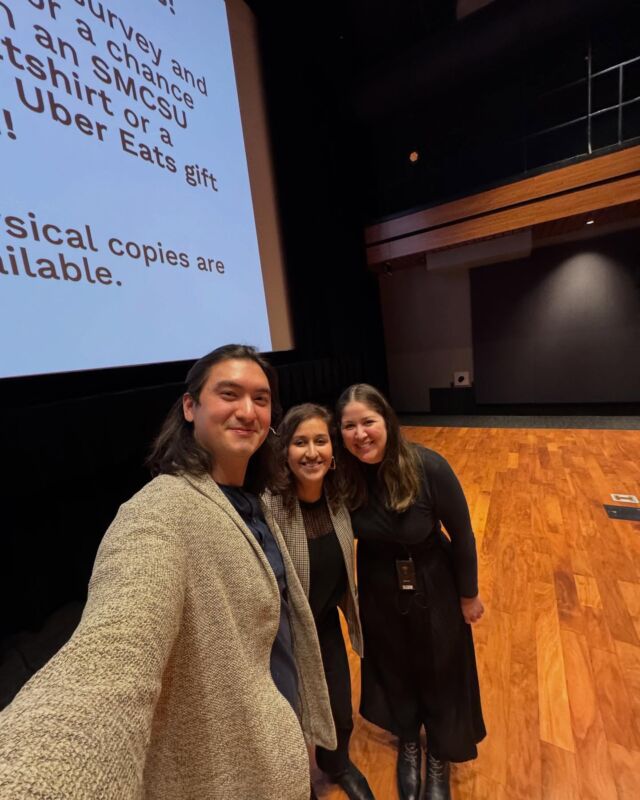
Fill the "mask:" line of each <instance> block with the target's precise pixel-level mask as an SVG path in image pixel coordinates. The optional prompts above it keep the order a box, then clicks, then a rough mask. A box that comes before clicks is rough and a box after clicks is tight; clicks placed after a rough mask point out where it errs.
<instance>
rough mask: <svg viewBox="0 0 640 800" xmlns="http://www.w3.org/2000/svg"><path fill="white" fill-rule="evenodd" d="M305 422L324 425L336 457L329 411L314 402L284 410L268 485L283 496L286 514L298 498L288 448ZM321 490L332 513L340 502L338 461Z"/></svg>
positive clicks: (340, 485) (334, 438)
mask: <svg viewBox="0 0 640 800" xmlns="http://www.w3.org/2000/svg"><path fill="white" fill-rule="evenodd" d="M308 419H321V420H322V421H323V422H324V423H325V424H326V426H327V430H328V431H329V438H330V439H331V445H332V447H333V452H334V457H335V454H336V429H335V425H334V422H333V415H332V414H331V412H330V411H329V410H328V409H326V408H325V407H324V406H319V405H316V404H315V403H302V404H301V405H298V406H293V407H292V408H290V409H289V410H288V411H287V413H286V414H285V416H284V419H283V420H282V422H281V423H280V426H279V428H278V442H277V444H276V446H275V463H274V470H273V473H272V476H271V479H270V480H269V482H268V486H269V489H270V490H271V491H272V492H273V494H278V495H280V496H281V497H282V504H283V506H284V508H285V511H287V513H288V514H289V515H291V514H293V510H294V508H295V503H296V497H297V495H296V485H295V481H294V478H293V474H292V473H291V469H290V468H289V445H290V444H291V440H292V439H293V436H294V434H295V432H296V430H297V429H298V427H299V426H300V425H302V423H303V422H306V421H307V420H308ZM323 488H324V493H325V497H326V498H327V502H328V503H329V507H330V508H331V510H332V511H333V512H334V513H335V512H336V511H337V510H338V508H339V506H340V504H341V503H342V502H343V488H342V472H341V470H340V468H339V465H338V463H337V462H336V469H332V470H329V472H327V474H326V475H325V478H324V485H323Z"/></svg>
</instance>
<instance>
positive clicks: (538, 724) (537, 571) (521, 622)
mask: <svg viewBox="0 0 640 800" xmlns="http://www.w3.org/2000/svg"><path fill="white" fill-rule="evenodd" d="M405 432H406V434H407V436H408V437H409V438H410V439H412V440H414V441H417V442H420V443H421V444H424V445H426V446H427V447H431V448H433V449H434V450H437V451H438V452H440V453H442V454H443V455H444V456H445V457H446V458H447V459H448V460H449V461H450V463H451V465H452V466H453V468H454V470H455V471H456V473H457V475H458V477H459V478H460V480H461V483H462V485H463V487H464V490H465V493H466V495H467V499H468V501H469V506H470V509H471V515H472V520H473V524H474V530H475V533H476V537H477V542H478V555H479V563H480V587H481V596H482V598H483V600H484V602H485V607H486V613H485V617H484V619H483V621H482V622H481V623H479V624H478V625H477V626H476V627H475V629H474V634H475V642H476V651H477V657H478V666H479V671H480V684H481V688H482V698H483V707H484V714H485V721H486V724H487V730H488V736H487V739H486V740H485V741H484V742H483V743H482V744H481V745H480V747H479V757H478V759H477V761H475V762H469V763H467V764H462V765H456V766H455V767H454V770H453V772H452V792H453V798H454V800H637V798H640V523H635V522H628V521H618V520H616V521H614V520H611V519H609V518H608V517H607V515H606V513H605V511H604V509H603V504H604V503H612V501H611V498H610V496H609V495H610V493H612V492H619V493H624V494H635V495H640V431H638V430H567V429H560V430H558V429H556V430H545V429H536V430H531V429H498V428H483V429H479V428H478V429H476V428H444V427H442V428H438V427H432V428H418V427H410V428H405ZM350 663H351V668H352V680H353V691H354V707H355V708H357V702H358V695H359V664H358V659H357V658H356V657H355V656H354V654H353V653H350ZM355 726H356V727H355V731H354V736H353V739H352V748H351V752H352V757H353V760H354V761H355V762H356V763H357V764H358V765H359V767H360V768H361V769H362V770H363V772H364V773H365V774H366V775H367V777H368V778H369V781H370V784H371V787H372V789H373V791H374V793H375V795H376V798H377V800H396V798H397V791H396V786H395V747H394V743H393V739H392V737H391V736H390V735H388V734H387V733H385V732H384V731H381V730H380V729H377V728H375V727H374V726H372V725H370V724H368V723H366V722H365V721H364V720H362V719H361V718H360V717H359V716H358V715H357V714H356V716H355ZM313 778H314V785H315V787H316V791H317V793H318V797H319V798H321V800H329V799H330V800H338V798H344V797H345V795H344V794H343V793H342V791H341V790H340V789H338V788H337V787H335V786H332V785H331V784H329V783H327V782H326V780H324V779H323V777H322V775H321V773H319V772H318V771H317V769H316V770H314V771H313Z"/></svg>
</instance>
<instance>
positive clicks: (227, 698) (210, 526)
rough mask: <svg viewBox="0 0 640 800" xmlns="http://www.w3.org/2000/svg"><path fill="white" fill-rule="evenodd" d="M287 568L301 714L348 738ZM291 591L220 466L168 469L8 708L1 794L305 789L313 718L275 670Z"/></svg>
mask: <svg viewBox="0 0 640 800" xmlns="http://www.w3.org/2000/svg"><path fill="white" fill-rule="evenodd" d="M266 517H267V522H268V523H269V524H270V526H271V529H272V530H273V532H274V536H275V537H276V539H277V540H278V542H279V544H280V547H281V550H282V555H283V559H284V563H285V568H286V571H287V580H288V591H289V599H290V607H291V622H292V633H293V640H294V648H295V655H296V661H297V664H298V671H299V676H300V694H301V698H300V700H301V707H302V724H303V727H304V729H305V732H306V735H307V738H308V741H309V742H310V743H313V742H316V743H319V744H322V745H324V746H325V747H329V748H332V747H335V734H334V730H333V722H332V719H331V711H330V707H329V700H328V695H327V689H326V684H325V682H324V674H323V670H322V662H321V658H320V651H319V646H318V642H317V638H316V634H315V626H314V623H313V618H312V615H311V611H310V609H309V605H308V603H307V601H306V598H305V595H304V591H303V589H302V587H301V585H300V582H299V581H298V578H297V577H296V573H295V570H294V568H293V565H292V563H291V560H290V558H289V557H288V555H287V550H286V547H285V546H284V542H283V540H282V537H281V535H280V532H279V531H278V528H277V526H276V525H274V524H273V519H272V518H271V515H270V514H269V512H268V510H266ZM279 618H280V596H279V592H278V586H277V582H276V579H275V577H274V575H273V572H272V570H271V568H270V566H269V563H268V561H267V559H266V558H265V556H264V554H263V552H262V550H261V548H260V546H259V544H258V543H257V541H256V539H255V537H254V536H253V534H252V533H251V531H250V530H249V529H248V528H247V527H246V526H245V525H244V523H243V521H242V520H241V518H240V517H239V515H238V514H237V512H236V511H235V509H234V508H233V506H232V505H231V503H229V501H228V500H227V498H226V497H225V496H224V495H223V493H222V492H221V491H220V489H219V488H218V486H217V485H216V484H215V482H214V481H213V480H212V479H211V478H210V477H209V476H203V477H197V478H196V477H192V476H170V475H162V476H160V477H158V478H155V479H154V480H152V481H151V482H150V483H148V484H147V485H146V486H145V487H144V488H143V489H142V490H141V491H140V492H139V493H138V494H136V495H135V496H134V497H133V498H132V499H131V500H129V501H128V502H127V503H125V504H124V505H123V506H122V507H121V509H120V511H119V512H118V515H117V516H116V519H115V520H114V522H113V523H112V525H111V526H110V528H109V530H108V531H107V534H106V535H105V537H104V540H103V541H102V544H101V545H100V549H99V551H98V555H97V557H96V562H95V566H94V570H93V575H92V577H91V582H90V585H89V596H88V600H87V605H86V608H85V611H84V614H83V617H82V620H81V622H80V624H79V626H78V628H77V630H76V632H75V633H74V635H73V637H72V638H71V640H70V641H69V642H68V643H67V644H66V645H65V647H63V648H62V650H61V651H60V652H59V653H58V654H56V656H54V657H53V659H52V660H51V661H50V662H49V663H48V664H47V665H46V666H45V667H44V668H43V669H42V670H41V671H40V672H39V673H37V674H36V675H35V676H34V677H33V678H32V679H31V680H30V681H29V683H28V684H27V685H26V686H25V687H24V688H23V689H22V691H21V692H20V693H19V694H18V695H17V697H16V698H15V699H14V701H13V702H12V703H11V705H10V706H8V708H6V709H5V710H4V711H3V712H2V713H1V714H0V798H2V800H27V798H28V799H29V800H32V799H35V798H38V799H39V800H130V799H136V800H137V799H138V798H145V800H308V798H309V759H308V755H307V748H306V744H305V740H304V737H303V733H302V731H301V729H300V724H299V722H298V719H297V718H296V715H295V713H294V712H293V710H292V709H291V706H290V705H289V703H288V702H287V701H286V700H285V698H284V697H283V696H282V695H281V694H280V692H279V691H278V689H277V688H276V686H275V684H274V682H273V680H272V678H271V672H270V654H271V646H272V643H273V641H274V638H275V636H276V631H277V629H278V624H279Z"/></svg>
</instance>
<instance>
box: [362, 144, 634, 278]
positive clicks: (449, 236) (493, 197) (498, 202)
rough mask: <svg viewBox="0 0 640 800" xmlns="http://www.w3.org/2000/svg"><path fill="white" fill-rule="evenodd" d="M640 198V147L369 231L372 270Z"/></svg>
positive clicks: (386, 223) (368, 248) (468, 198)
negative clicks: (409, 257)
mask: <svg viewBox="0 0 640 800" xmlns="http://www.w3.org/2000/svg"><path fill="white" fill-rule="evenodd" d="M638 199H640V146H636V147H630V148H628V149H626V150H621V151H618V152H615V153H610V154H608V155H605V156H600V157H598V158H593V159H589V160H586V161H582V162H580V163H578V164H571V165H570V166H567V167H562V168H560V169H556V170H553V171H551V172H545V173H543V174H541V175H536V176H534V177H531V178H526V179H525V180H522V181H518V182H516V183H511V184H509V185H507V186H500V187H498V188H495V189H491V190H489V191H486V192H481V193H480V194H475V195H471V196H469V197H465V198H462V199H460V200H455V201H452V202H450V203H445V204H443V205H440V206H436V207H434V208H429V209H425V210H424V211H418V212H416V213H413V214H408V215H406V216H403V217H398V218H396V219H393V220H389V221H387V222H381V223H378V224H375V225H371V226H369V227H368V228H367V229H366V230H365V243H366V247H367V263H368V264H369V266H370V267H372V268H373V269H376V268H378V267H380V266H381V265H383V264H387V263H389V262H393V261H394V259H398V258H403V257H406V256H411V255H414V254H417V253H423V252H424V253H426V252H429V251H432V250H438V249H440V248H444V247H451V246H455V245H460V244H466V243H469V242H473V241H477V240H479V239H483V238H487V237H491V236H496V235H500V234H505V233H510V232H512V231H516V230H521V229H523V228H528V227H530V226H532V225H536V224H539V223H542V222H550V221H553V220H558V219H562V218H564V217H569V216H573V215H575V214H580V213H588V212H590V211H595V210H598V209H602V208H608V207H610V206H616V205H622V204H624V203H629V202H633V201H635V200H638Z"/></svg>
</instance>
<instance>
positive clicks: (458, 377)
mask: <svg viewBox="0 0 640 800" xmlns="http://www.w3.org/2000/svg"><path fill="white" fill-rule="evenodd" d="M453 385H454V386H471V378H470V377H469V373H468V372H454V373H453Z"/></svg>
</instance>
